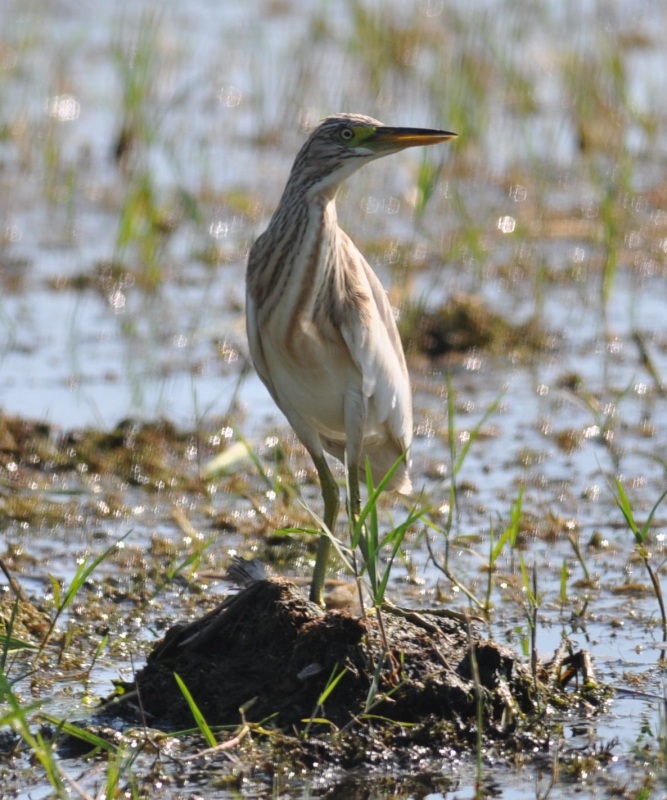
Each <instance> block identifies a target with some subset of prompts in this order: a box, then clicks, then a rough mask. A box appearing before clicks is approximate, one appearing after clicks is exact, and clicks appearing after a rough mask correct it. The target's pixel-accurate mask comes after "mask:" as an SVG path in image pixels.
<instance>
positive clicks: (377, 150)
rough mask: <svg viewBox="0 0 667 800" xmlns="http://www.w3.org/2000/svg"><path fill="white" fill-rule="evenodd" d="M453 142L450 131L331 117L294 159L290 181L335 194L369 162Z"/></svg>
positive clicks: (350, 116) (363, 118) (356, 117)
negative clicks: (400, 152) (415, 149)
mask: <svg viewBox="0 0 667 800" xmlns="http://www.w3.org/2000/svg"><path fill="white" fill-rule="evenodd" d="M454 138H456V134H455V133H451V132H450V131H440V130H431V129H429V128H396V127H389V126H386V125H383V124H382V123H381V122H378V120H376V119H373V118H372V117H366V116H362V115H360V114H334V115H333V116H330V117H327V118H326V119H324V120H322V122H321V123H320V124H319V125H318V126H317V128H315V130H314V131H313V132H312V133H311V134H310V137H309V138H308V140H307V141H306V143H305V144H304V146H303V147H302V148H301V151H300V152H299V154H298V156H297V157H296V160H295V162H294V166H293V167H292V177H294V178H296V177H303V178H305V179H306V180H307V182H308V184H309V186H310V187H312V188H313V189H314V190H315V191H317V192H321V191H326V190H327V189H332V190H333V191H334V192H335V189H336V188H337V187H338V185H339V184H340V183H341V181H343V180H344V179H345V178H347V177H348V175H351V174H352V173H353V172H355V171H356V170H358V169H359V168H360V167H362V166H363V165H364V164H365V163H367V162H368V161H373V160H374V159H376V158H382V156H388V155H390V154H391V153H397V152H398V151H399V150H405V149H406V148H408V147H423V146H425V145H431V144H438V143H439V142H447V141H449V140H450V139H454Z"/></svg>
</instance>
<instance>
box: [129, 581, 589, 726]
mask: <svg viewBox="0 0 667 800" xmlns="http://www.w3.org/2000/svg"><path fill="white" fill-rule="evenodd" d="M383 622H384V626H383V627H384V633H385V636H386V641H387V644H388V652H387V651H386V650H385V649H384V647H383V642H384V639H383V635H382V631H381V628H380V625H379V624H378V619H377V617H373V616H368V617H367V618H366V619H359V618H356V617H354V616H351V615H349V614H347V613H345V612H326V613H325V612H323V611H322V610H321V609H320V608H318V607H317V606H316V605H314V604H312V603H310V602H309V601H307V600H306V599H305V598H304V597H303V596H302V594H301V590H299V589H298V588H297V587H295V586H294V585H293V584H292V583H290V582H289V581H287V580H285V579H267V580H259V581H255V582H253V583H251V584H250V585H249V586H248V587H247V588H245V589H243V590H242V591H240V592H239V593H238V594H236V595H233V596H231V597H229V598H227V599H226V600H225V601H224V602H223V603H222V604H221V605H220V606H218V607H217V608H216V609H214V610H213V611H212V612H210V613H209V614H207V615H206V616H205V617H203V618H201V619H199V620H197V621H195V622H193V623H190V624H184V625H177V626H175V627H173V628H172V629H171V630H170V631H169V632H168V633H167V635H166V637H165V638H164V639H163V640H162V641H161V642H160V643H159V644H158V646H157V647H156V648H155V649H154V651H153V652H152V653H151V655H150V656H149V658H148V663H147V664H146V666H145V667H144V668H143V669H142V670H141V671H140V672H139V673H138V674H137V676H136V681H135V684H134V686H133V688H132V690H131V691H130V692H129V693H128V694H126V695H124V696H123V697H121V698H120V699H116V700H115V701H114V704H113V705H114V711H115V712H119V711H121V712H122V713H123V715H125V716H132V717H135V718H137V719H142V720H143V721H145V722H147V723H148V724H149V725H151V726H153V727H169V728H173V727H191V726H192V725H193V716H192V712H191V711H190V708H189V707H188V704H187V702H186V700H185V698H184V696H183V693H182V692H181V690H180V689H179V687H178V685H177V683H176V680H175V678H174V673H177V674H178V675H179V676H180V677H181V678H182V680H183V681H184V683H185V685H186V686H187V687H188V689H189V691H190V693H191V694H192V696H193V698H194V700H195V702H196V703H197V705H198V707H199V709H200V710H201V711H202V713H203V715H204V717H205V719H206V720H207V722H208V724H209V725H233V724H235V723H238V722H240V721H241V718H242V716H243V718H244V719H245V720H247V721H260V720H267V719H269V718H270V719H271V721H272V723H273V724H274V725H276V726H278V727H280V728H283V729H286V728H290V729H291V728H302V727H303V726H304V725H306V724H310V725H311V729H312V725H313V723H312V722H310V723H309V722H308V721H309V720H311V718H313V717H317V718H318V719H322V718H326V720H327V721H328V722H327V725H328V726H335V727H337V728H341V727H342V726H345V725H348V724H350V723H352V724H363V719H364V714H365V713H366V712H368V711H369V710H372V714H373V716H374V719H375V720H377V719H378V718H385V719H387V720H394V721H398V722H402V723H419V722H424V721H426V720H438V721H439V722H442V721H445V722H448V723H451V725H450V726H449V729H450V731H451V733H452V735H454V736H455V737H456V738H457V739H458V740H469V739H471V737H473V736H474V732H475V731H476V726H477V718H478V717H477V715H478V710H479V709H480V706H481V709H482V712H483V720H484V733H485V736H491V737H492V738H497V737H500V738H503V739H507V738H508V737H510V735H511V734H512V732H513V731H516V730H517V725H518V724H519V723H520V722H521V721H522V720H523V721H525V720H530V719H531V718H532V719H533V720H535V719H536V718H537V716H538V715H540V716H543V710H544V700H545V698H544V697H540V704H541V705H540V704H538V702H537V699H536V697H537V688H538V687H537V684H536V681H537V680H538V679H537V676H536V674H534V673H533V672H532V671H531V670H530V669H529V667H528V666H527V665H526V664H525V663H524V662H523V661H522V660H520V659H519V658H518V656H517V655H516V654H515V653H514V652H513V651H512V650H511V649H510V648H508V647H504V646H502V645H499V644H497V643H495V642H492V641H489V640H485V639H483V638H480V637H479V635H478V634H477V633H475V632H474V631H473V630H472V629H471V627H470V625H469V624H468V623H467V622H465V621H461V620H455V619H448V618H441V617H437V616H433V615H426V614H424V615H422V614H417V613H415V612H401V613H400V614H399V613H397V610H396V609H394V610H393V611H392V610H388V611H385V612H383ZM564 660H565V654H563V657H562V658H561V660H560V662H559V663H557V664H555V662H554V664H555V666H554V664H552V668H551V669H547V668H545V667H541V668H540V673H541V678H540V686H541V687H542V688H543V689H546V687H547V686H549V692H551V694H552V695H554V694H556V693H557V694H563V693H564V688H563V685H562V681H561V677H562V666H563V661H564ZM582 663H584V664H585V667H586V669H588V670H589V672H590V667H589V665H588V664H587V661H586V660H585V659H584V661H583V662H582ZM379 665H380V668H379V669H378V666H379ZM341 671H343V673H344V674H343V676H342V678H341V679H340V681H339V682H338V683H337V684H336V686H335V688H334V690H333V691H332V692H331V694H330V695H329V696H328V697H327V699H326V701H325V702H324V703H323V705H322V706H320V705H319V699H320V698H321V695H322V692H323V691H324V690H325V687H326V686H327V685H328V683H329V682H330V681H331V680H332V676H334V675H337V674H339V673H340V672H341ZM568 674H569V675H570V677H572V675H573V674H574V673H571V674H570V673H568ZM378 675H379V682H378V684H377V688H372V687H373V681H374V679H377V676H378ZM587 685H589V686H592V685H593V682H592V677H591V676H590V674H589V675H588V681H587ZM369 697H370V698H371V701H370V704H369ZM570 697H571V695H570ZM559 705H561V706H562V697H561V698H560V700H559ZM369 706H370V708H369ZM538 706H539V708H538ZM540 709H541V710H540ZM241 710H242V711H241ZM142 715H143V716H142ZM519 727H521V726H520V725H519ZM440 733H441V731H440Z"/></svg>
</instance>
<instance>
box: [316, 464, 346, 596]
mask: <svg viewBox="0 0 667 800" xmlns="http://www.w3.org/2000/svg"><path fill="white" fill-rule="evenodd" d="M311 455H312V454H311ZM313 461H314V463H315V468H316V469H317V475H318V477H319V479H320V487H321V489H322V499H323V500H324V525H325V527H326V529H327V531H328V532H329V533H331V534H333V533H334V528H335V526H336V518H337V517H338V506H339V503H340V495H339V493H338V484H337V483H336V479H335V478H334V476H333V475H332V474H331V470H330V469H329V465H328V464H327V460H326V458H325V457H324V455H323V454H322V453H320V454H319V455H313ZM330 552H331V540H330V539H329V536H328V535H327V533H325V532H322V534H321V535H320V540H319V542H318V543H317V555H316V556H315V568H314V569H313V580H312V582H311V584H310V599H311V601H312V602H313V603H317V605H318V606H321V607H323V606H324V580H325V578H326V574H327V565H328V563H329V553H330Z"/></svg>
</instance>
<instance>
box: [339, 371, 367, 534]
mask: <svg viewBox="0 0 667 800" xmlns="http://www.w3.org/2000/svg"><path fill="white" fill-rule="evenodd" d="M344 413H345V463H346V467H347V491H348V498H347V505H348V513H349V515H350V524H351V525H352V526H354V525H356V523H357V520H358V519H359V514H360V513H361V493H360V491H359V466H360V463H361V443H362V440H363V437H364V427H365V424H366V403H365V402H364V399H363V397H362V395H361V392H360V390H359V389H358V388H356V387H351V388H348V390H347V391H346V393H345V410H344Z"/></svg>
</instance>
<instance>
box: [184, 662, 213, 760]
mask: <svg viewBox="0 0 667 800" xmlns="http://www.w3.org/2000/svg"><path fill="white" fill-rule="evenodd" d="M174 678H175V680H176V683H177V684H178V688H179V689H180V690H181V692H182V694H183V697H184V698H185V702H186V703H187V704H188V708H189V709H190V711H191V713H192V716H193V717H194V720H195V722H196V723H197V727H198V728H199V731H200V732H201V735H202V736H203V737H204V739H206V743H207V744H208V746H209V747H216V746H217V744H218V741H217V739H216V738H215V736H214V735H213V731H212V730H211V729H210V728H209V726H208V722H206V720H205V719H204V715H203V714H202V713H201V711H200V710H199V706H198V705H197V703H196V702H195V699H194V697H193V696H192V695H191V694H190V690H189V689H188V687H187V686H186V685H185V683H183V680H182V678H181V676H180V675H179V674H178V673H177V672H174Z"/></svg>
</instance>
